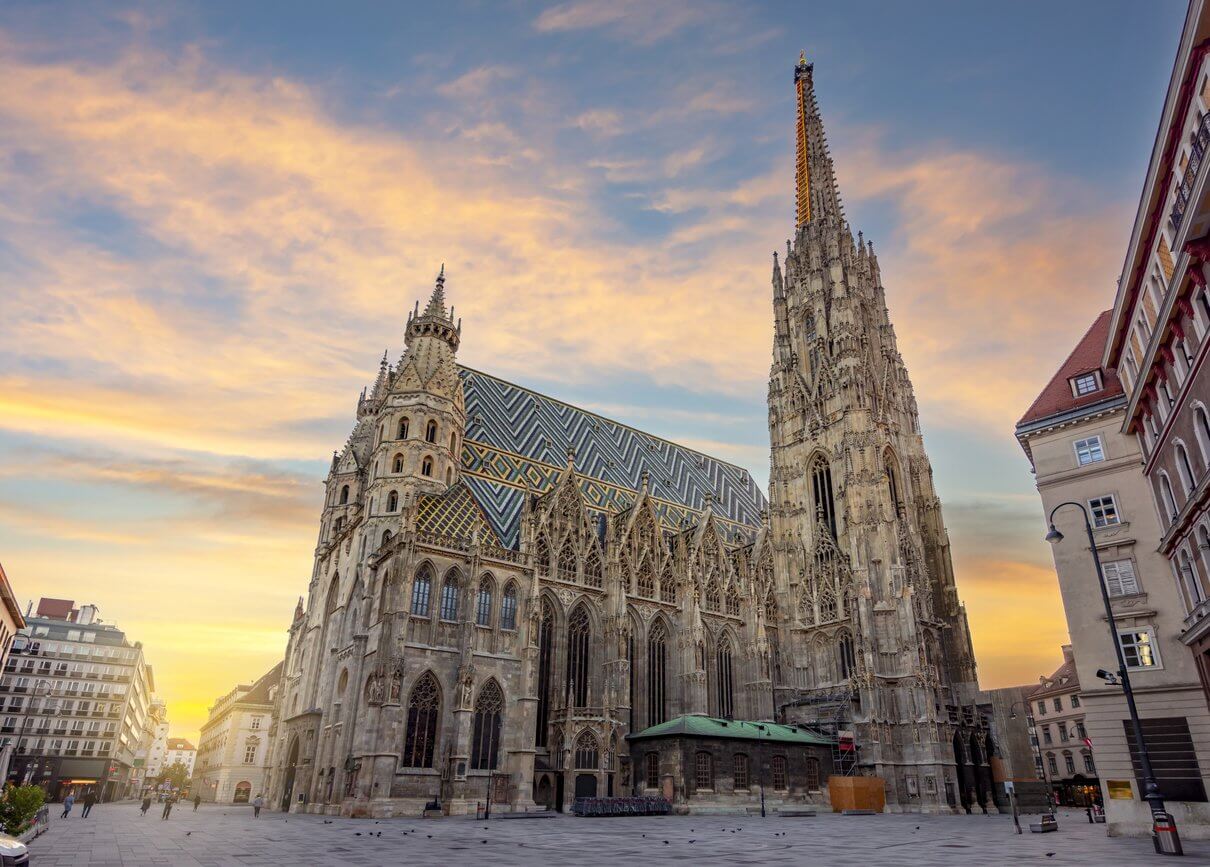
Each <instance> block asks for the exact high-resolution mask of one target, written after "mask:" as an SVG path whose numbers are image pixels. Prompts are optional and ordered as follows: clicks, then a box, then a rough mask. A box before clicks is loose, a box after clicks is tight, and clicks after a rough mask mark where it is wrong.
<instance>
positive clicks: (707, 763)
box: [693, 750, 714, 789]
mask: <svg viewBox="0 0 1210 867" xmlns="http://www.w3.org/2000/svg"><path fill="white" fill-rule="evenodd" d="M693 782H694V784H695V787H696V788H698V789H713V788H714V758H713V757H712V756H711V755H710V753H708V752H706V751H705V750H700V751H699V752H698V754H697V757H696V760H695V762H694V766H693Z"/></svg>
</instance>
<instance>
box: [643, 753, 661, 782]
mask: <svg viewBox="0 0 1210 867" xmlns="http://www.w3.org/2000/svg"><path fill="white" fill-rule="evenodd" d="M645 761H646V763H647V774H646V776H647V788H649V789H658V788H659V787H660V754H659V753H648V754H647V757H646V759H645Z"/></svg>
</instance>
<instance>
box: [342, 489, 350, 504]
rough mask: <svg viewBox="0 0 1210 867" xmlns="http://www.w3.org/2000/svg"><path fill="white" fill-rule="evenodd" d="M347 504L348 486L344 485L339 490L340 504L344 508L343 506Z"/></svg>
mask: <svg viewBox="0 0 1210 867" xmlns="http://www.w3.org/2000/svg"><path fill="white" fill-rule="evenodd" d="M348 502H349V486H348V485H345V486H344V487H343V488H341V489H340V504H341V505H342V506H344V505H347V504H348Z"/></svg>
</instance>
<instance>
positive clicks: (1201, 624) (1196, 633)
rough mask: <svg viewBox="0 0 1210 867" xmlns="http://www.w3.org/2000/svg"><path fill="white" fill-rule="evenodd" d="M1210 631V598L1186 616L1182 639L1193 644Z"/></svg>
mask: <svg viewBox="0 0 1210 867" xmlns="http://www.w3.org/2000/svg"><path fill="white" fill-rule="evenodd" d="M1208 632H1210V599H1205V600H1203V601H1201V602H1199V603H1198V604H1197V607H1195V608H1194V609H1193V610H1192V611H1190V612H1189V616H1188V617H1186V618H1185V630H1184V632H1182V633H1181V641H1183V642H1184V643H1185V644H1192V643H1193V642H1195V641H1197V640H1198V639H1199V638H1202V637H1203V636H1204V635H1206V633H1208Z"/></svg>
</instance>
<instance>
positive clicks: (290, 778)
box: [281, 738, 298, 813]
mask: <svg viewBox="0 0 1210 867" xmlns="http://www.w3.org/2000/svg"><path fill="white" fill-rule="evenodd" d="M297 770H298V738H295V739H294V742H293V743H292V744H290V756H289V758H287V759H286V779H285V781H284V784H283V786H282V796H281V811H282V812H283V813H288V812H290V798H292V797H293V796H294V774H295V772H296V771H297Z"/></svg>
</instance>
